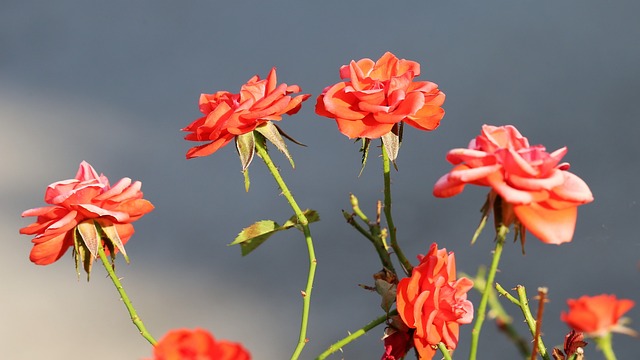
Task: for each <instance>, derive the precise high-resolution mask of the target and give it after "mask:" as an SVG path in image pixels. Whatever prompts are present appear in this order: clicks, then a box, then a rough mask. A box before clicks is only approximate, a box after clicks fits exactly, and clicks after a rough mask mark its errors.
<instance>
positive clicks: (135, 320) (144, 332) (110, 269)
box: [98, 246, 156, 345]
mask: <svg viewBox="0 0 640 360" xmlns="http://www.w3.org/2000/svg"><path fill="white" fill-rule="evenodd" d="M98 256H99V257H100V260H101V261H102V264H103V265H104V269H105V270H107V273H108V274H109V277H110V278H111V281H112V282H113V285H115V287H116V289H117V290H118V293H119V294H120V298H121V299H122V302H123V303H124V306H126V307H127V310H129V315H130V316H131V321H133V324H134V325H135V326H136V327H137V328H138V330H140V335H142V337H143V338H145V339H147V341H148V342H149V343H150V344H151V345H155V344H156V340H155V339H154V338H153V336H151V334H150V333H149V332H148V331H147V328H145V326H144V323H142V319H140V316H138V313H136V309H134V307H133V305H132V304H131V300H129V296H127V293H126V292H125V291H124V288H123V287H122V284H121V283H120V280H119V279H118V276H117V275H116V272H115V271H114V270H113V267H112V266H111V263H110V262H109V259H107V255H106V254H105V253H104V249H103V248H102V246H98Z"/></svg>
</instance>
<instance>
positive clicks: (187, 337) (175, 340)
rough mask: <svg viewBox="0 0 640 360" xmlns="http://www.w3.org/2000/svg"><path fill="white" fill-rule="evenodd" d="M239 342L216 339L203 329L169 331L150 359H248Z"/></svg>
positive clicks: (249, 356) (248, 355) (246, 352)
mask: <svg viewBox="0 0 640 360" xmlns="http://www.w3.org/2000/svg"><path fill="white" fill-rule="evenodd" d="M250 359H251V354H249V352H248V351H247V350H246V349H245V348H244V347H243V346H242V344H240V343H234V342H229V341H225V340H216V339H214V337H213V335H211V333H209V332H208V331H206V330H203V329H194V330H188V329H178V330H171V331H169V332H168V333H167V334H166V335H165V336H164V337H163V338H162V339H161V340H160V341H159V342H158V343H157V344H156V346H155V347H154V349H153V359H152V360H250Z"/></svg>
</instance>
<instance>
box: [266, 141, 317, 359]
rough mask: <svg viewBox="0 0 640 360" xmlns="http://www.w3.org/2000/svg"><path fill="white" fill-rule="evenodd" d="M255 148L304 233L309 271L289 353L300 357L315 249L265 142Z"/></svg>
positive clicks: (307, 312)
mask: <svg viewBox="0 0 640 360" xmlns="http://www.w3.org/2000/svg"><path fill="white" fill-rule="evenodd" d="M256 150H257V152H258V155H259V156H260V157H261V158H262V160H263V161H264V163H265V165H267V168H268V169H269V172H271V175H272V176H273V178H274V179H275V181H276V183H277V184H278V186H279V187H280V190H282V195H284V197H285V199H287V202H289V205H290V206H291V208H292V209H293V211H294V212H295V214H296V216H297V218H298V223H299V224H300V225H301V226H302V232H303V233H304V238H305V241H306V243H307V250H308V253H309V273H308V275H307V285H306V287H305V289H304V291H303V292H302V319H301V321H300V336H299V337H298V344H297V346H296V348H295V350H294V351H293V354H292V355H291V359H292V360H293V359H298V357H300V354H301V353H302V349H303V348H304V346H305V344H306V343H307V341H309V340H308V339H307V327H308V323H309V309H310V307H311V291H312V290H313V279H314V277H315V273H316V266H317V264H318V261H317V260H316V255H315V251H314V249H313V239H312V238H311V230H309V221H308V220H307V217H306V216H305V215H304V213H303V212H302V210H301V209H300V207H299V206H298V203H297V202H296V200H295V199H294V198H293V195H291V191H289V188H288V187H287V184H286V183H285V182H284V180H283V179H282V176H280V171H278V168H277V167H276V165H275V164H274V163H273V161H272V160H271V157H270V156H269V153H267V148H266V145H265V143H264V142H263V141H256Z"/></svg>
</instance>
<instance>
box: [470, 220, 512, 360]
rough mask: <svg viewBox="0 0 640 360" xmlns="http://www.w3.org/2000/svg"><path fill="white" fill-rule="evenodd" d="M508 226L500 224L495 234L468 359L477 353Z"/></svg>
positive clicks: (473, 358) (473, 357)
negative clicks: (494, 242) (494, 245)
mask: <svg viewBox="0 0 640 360" xmlns="http://www.w3.org/2000/svg"><path fill="white" fill-rule="evenodd" d="M508 231H509V228H508V227H506V226H504V225H500V226H499V227H498V229H497V234H496V248H495V250H494V251H493V260H492V261H491V267H490V268H489V273H488V274H487V283H486V284H485V286H484V290H483V291H482V298H481V299H480V305H479V306H478V312H477V313H476V322H475V324H473V330H472V331H471V349H470V350H469V360H475V359H476V356H477V354H478V341H479V340H480V330H481V329H482V323H483V322H484V319H485V316H486V312H487V303H488V301H489V294H490V293H491V288H492V286H493V281H494V279H495V277H496V272H497V271H498V264H499V263H500V256H501V255H502V247H503V245H504V242H505V239H506V237H507V232H508Z"/></svg>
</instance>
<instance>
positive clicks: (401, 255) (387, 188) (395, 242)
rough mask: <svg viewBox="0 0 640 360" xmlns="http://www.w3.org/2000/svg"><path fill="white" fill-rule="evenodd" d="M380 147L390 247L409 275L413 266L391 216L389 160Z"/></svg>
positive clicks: (385, 152) (385, 214)
mask: <svg viewBox="0 0 640 360" xmlns="http://www.w3.org/2000/svg"><path fill="white" fill-rule="evenodd" d="M381 148H382V172H383V174H384V216H385V218H386V219H387V225H388V226H389V237H390V238H391V247H392V248H393V252H394V253H395V254H396V256H397V257H398V261H400V264H402V267H403V269H404V272H405V274H406V275H407V276H409V275H411V270H413V266H412V265H411V263H410V262H409V260H407V257H406V256H404V253H403V252H402V249H401V248H400V245H398V239H397V237H396V226H395V225H394V224H393V217H392V216H391V161H390V160H389V156H387V150H386V149H385V147H384V144H383V145H382V146H381Z"/></svg>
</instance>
